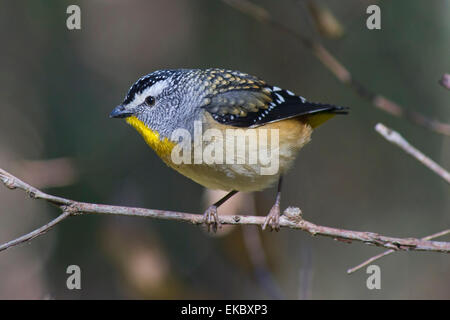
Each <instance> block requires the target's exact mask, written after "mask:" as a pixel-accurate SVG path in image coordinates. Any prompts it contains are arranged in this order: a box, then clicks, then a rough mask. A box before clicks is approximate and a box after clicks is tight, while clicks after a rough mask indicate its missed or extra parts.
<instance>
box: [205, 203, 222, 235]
mask: <svg viewBox="0 0 450 320" xmlns="http://www.w3.org/2000/svg"><path fill="white" fill-rule="evenodd" d="M203 223H204V224H205V225H206V226H207V227H208V232H211V226H212V231H213V232H217V228H220V227H221V225H220V222H219V215H218V214H217V206H215V205H212V206H210V207H209V208H208V209H206V211H205V213H204V214H203Z"/></svg>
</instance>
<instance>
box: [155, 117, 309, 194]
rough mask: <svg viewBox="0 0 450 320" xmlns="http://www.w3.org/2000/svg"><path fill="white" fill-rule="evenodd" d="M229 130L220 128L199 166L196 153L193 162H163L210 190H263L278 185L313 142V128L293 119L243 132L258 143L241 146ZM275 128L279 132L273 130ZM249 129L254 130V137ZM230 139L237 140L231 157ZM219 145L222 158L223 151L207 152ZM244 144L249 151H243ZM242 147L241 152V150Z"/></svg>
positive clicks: (204, 150)
mask: <svg viewBox="0 0 450 320" xmlns="http://www.w3.org/2000/svg"><path fill="white" fill-rule="evenodd" d="M216 127H217V126H216ZM227 128H228V127H223V128H220V127H219V129H222V130H218V131H221V132H222V133H223V135H217V136H215V137H214V139H213V141H211V142H204V143H203V146H202V153H197V156H198V155H199V154H201V157H202V159H200V160H199V158H198V157H197V162H199V163H197V164H195V163H194V158H193V157H194V154H192V160H191V162H190V163H181V164H175V163H174V162H173V161H172V159H171V158H166V159H163V160H164V161H165V162H166V163H167V165H169V166H170V167H172V168H173V169H175V170H177V171H178V172H180V173H181V174H183V175H185V176H186V177H188V178H190V179H192V180H194V181H195V182H197V183H199V184H201V185H203V186H204V187H206V188H209V189H220V190H225V191H231V190H237V191H247V192H250V191H259V190H262V189H265V188H268V187H270V186H271V185H273V184H274V183H276V182H277V181H278V178H279V176H280V175H281V174H283V173H284V172H285V171H286V170H288V169H289V168H290V167H291V166H292V165H293V162H294V160H295V158H296V156H297V153H298V151H299V150H300V149H301V148H302V147H303V146H304V145H305V144H306V143H308V142H309V141H310V136H311V133H312V128H311V127H310V126H309V125H307V124H304V123H302V122H300V121H299V120H297V119H289V120H283V121H280V122H276V123H272V124H267V125H265V126H262V127H258V128H255V129H242V131H243V133H244V134H249V136H251V137H254V135H256V137H257V143H255V142H254V140H251V139H249V138H246V139H245V140H241V142H244V141H245V142H244V143H240V144H239V140H237V139H236V137H235V136H230V135H227V134H226V132H225V130H226V129H227ZM262 129H263V130H266V133H265V135H266V137H267V139H262V138H261V139H259V137H261V132H260V130H262ZM272 129H274V130H275V131H270V130H272ZM247 130H254V132H252V134H254V135H251V134H250V132H248V131H247ZM272 132H273V133H272ZM275 132H277V134H275ZM276 135H278V139H277V138H276ZM230 139H233V141H234V142H233V143H234V146H235V149H234V154H233V156H232V157H231V158H227V155H229V153H228V154H227V152H230V150H229V149H228V150H227V147H226V146H227V145H229V143H230ZM212 143H214V145H212ZM217 143H219V144H218V146H219V147H218V148H219V149H220V148H221V147H222V150H223V154H222V156H221V157H220V156H217V154H220V152H213V153H212V152H208V151H207V150H209V151H211V150H212V149H214V146H216V147H217ZM244 145H245V148H243V149H244V150H245V152H242V147H243V146H244ZM208 147H209V149H208ZM238 148H241V149H240V150H239V151H238ZM219 149H217V150H219ZM192 153H194V152H192ZM255 154H256V159H255ZM172 156H173V155H172ZM221 159H222V161H221ZM230 160H231V161H230ZM255 161H256V162H255Z"/></svg>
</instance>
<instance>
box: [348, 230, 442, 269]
mask: <svg viewBox="0 0 450 320" xmlns="http://www.w3.org/2000/svg"><path fill="white" fill-rule="evenodd" d="M447 234H450V229H447V230H443V231H441V232H438V233H435V234H432V235H430V236H427V237H424V238H422V240H431V239H436V238H439V237H443V236H445V235H447ZM393 252H395V250H392V249H389V250H386V251H384V252H382V253H380V254H378V255H376V256H373V257H372V258H370V259H367V260H366V261H364V262H363V263H360V264H358V265H357V266H356V267H353V268H350V269H348V270H347V274H351V273H353V272H355V271H358V270H359V269H361V268H364V267H365V266H367V265H369V264H371V263H372V262H374V261H376V260H378V259H381V258H383V257H385V256H387V255H390V254H391V253H393Z"/></svg>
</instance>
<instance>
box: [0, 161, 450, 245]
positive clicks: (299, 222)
mask: <svg viewBox="0 0 450 320" xmlns="http://www.w3.org/2000/svg"><path fill="white" fill-rule="evenodd" d="M0 179H1V180H2V182H3V183H4V184H5V185H6V186H7V187H8V188H10V189H15V188H18V189H22V190H24V191H25V192H26V193H28V194H29V195H30V196H31V197H32V198H35V199H43V200H45V201H48V202H50V203H52V204H55V205H57V206H58V207H59V208H60V209H61V210H62V211H63V212H66V215H64V214H63V215H61V216H60V217H58V218H56V219H55V220H53V221H52V222H50V223H49V225H47V227H46V226H44V227H41V228H39V229H37V230H36V231H33V232H32V233H30V234H28V235H27V236H28V237H27V236H24V237H21V238H18V239H22V240H23V241H20V240H17V239H16V240H13V241H11V242H9V244H10V245H8V243H7V244H5V245H2V250H6V249H8V248H10V247H12V246H14V245H17V244H19V243H23V242H26V241H30V240H31V239H33V238H34V237H36V236H38V235H41V234H42V232H45V231H47V230H49V229H50V228H51V227H53V226H55V225H56V224H58V223H59V222H61V221H62V220H64V219H65V218H67V217H68V216H72V215H86V214H112V215H122V216H135V217H147V218H154V219H161V220H175V221H180V222H188V223H191V224H196V225H199V224H202V223H203V222H204V217H203V215H202V214H192V213H184V212H175V211H164V210H153V209H143V208H132V207H121V206H111V205H103V204H94V203H86V202H78V201H74V200H68V199H64V198H60V197H56V196H53V195H49V194H46V193H44V192H42V191H40V190H38V189H36V188H34V187H32V186H30V185H28V184H27V183H25V182H23V181H21V180H20V179H18V178H17V177H15V176H13V175H12V174H10V173H8V172H6V171H4V170H3V169H0ZM219 220H220V223H221V224H233V225H238V224H239V225H259V226H262V225H263V224H264V220H265V217H259V216H244V215H231V216H227V215H220V216H219ZM280 227H284V228H291V229H299V230H303V231H306V232H308V233H310V234H311V235H313V236H316V235H320V236H324V237H330V238H333V239H335V240H341V241H343V242H352V241H358V242H363V243H365V244H369V245H375V246H379V247H384V248H387V249H393V250H403V251H410V250H413V251H431V252H443V253H450V242H438V241H428V240H421V239H415V238H396V237H387V236H383V235H380V234H377V233H373V232H362V231H351V230H345V229H338V228H331V227H324V226H319V225H316V224H314V223H312V222H309V221H306V220H304V219H303V217H302V212H301V210H300V209H299V208H294V207H289V208H287V209H286V210H285V211H284V215H283V216H281V218H280ZM30 235H31V237H30Z"/></svg>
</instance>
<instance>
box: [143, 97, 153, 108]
mask: <svg viewBox="0 0 450 320" xmlns="http://www.w3.org/2000/svg"><path fill="white" fill-rule="evenodd" d="M145 104H146V105H148V106H152V105H154V104H155V98H154V97H152V96H148V97H147V98H145Z"/></svg>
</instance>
